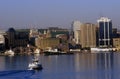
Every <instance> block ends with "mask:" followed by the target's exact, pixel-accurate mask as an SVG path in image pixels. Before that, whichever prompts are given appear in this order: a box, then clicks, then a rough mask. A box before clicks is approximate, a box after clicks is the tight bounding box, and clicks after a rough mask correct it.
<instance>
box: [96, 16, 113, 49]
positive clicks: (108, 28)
mask: <svg viewBox="0 0 120 79" xmlns="http://www.w3.org/2000/svg"><path fill="white" fill-rule="evenodd" d="M97 22H98V27H99V32H98V39H99V42H98V43H99V47H111V46H112V20H111V19H109V18H106V17H101V18H100V19H99V20H98V21H97Z"/></svg>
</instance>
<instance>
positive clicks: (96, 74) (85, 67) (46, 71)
mask: <svg viewBox="0 0 120 79" xmlns="http://www.w3.org/2000/svg"><path fill="white" fill-rule="evenodd" d="M37 56H38V57H39V60H40V63H41V64H42V65H43V70H42V71H39V72H35V73H34V74H33V72H32V73H31V72H29V71H27V67H28V63H30V62H31V59H32V58H33V56H32V55H22V56H14V57H8V56H6V57H4V56H1V57H0V61H1V62H0V64H1V66H0V70H1V71H2V72H0V79H1V77H2V75H4V74H6V72H4V71H10V72H9V73H8V72H7V75H9V76H6V79H7V78H8V77H11V76H10V75H11V73H12V77H13V76H14V79H15V78H17V77H18V74H19V75H23V76H24V73H26V75H31V76H29V77H27V79H119V78H120V75H119V73H120V61H119V60H120V53H112V52H111V53H110V52H109V53H76V54H74V55H59V56H57V55H52V56H44V55H37ZM3 70H4V71H3ZM16 70H26V71H22V72H19V73H18V72H17V73H16ZM14 72H15V73H14ZM1 73H2V74H1ZM23 76H19V77H20V78H19V79H25V78H26V77H23Z"/></svg>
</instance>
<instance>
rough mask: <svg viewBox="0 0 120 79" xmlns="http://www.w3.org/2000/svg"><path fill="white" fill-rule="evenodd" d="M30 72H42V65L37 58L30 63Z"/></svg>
mask: <svg viewBox="0 0 120 79" xmlns="http://www.w3.org/2000/svg"><path fill="white" fill-rule="evenodd" d="M28 68H29V69H28V70H42V69H43V68H42V65H41V64H40V63H39V60H38V59H37V58H34V59H33V61H32V63H29V65H28Z"/></svg>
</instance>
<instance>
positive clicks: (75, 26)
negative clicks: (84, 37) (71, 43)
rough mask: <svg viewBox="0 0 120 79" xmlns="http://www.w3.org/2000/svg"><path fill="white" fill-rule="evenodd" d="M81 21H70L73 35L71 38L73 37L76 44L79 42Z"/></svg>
mask: <svg viewBox="0 0 120 79" xmlns="http://www.w3.org/2000/svg"><path fill="white" fill-rule="evenodd" d="M81 24H82V23H81V22H80V21H73V22H72V29H71V30H72V31H71V32H72V33H71V34H72V36H73V38H74V40H75V42H76V44H80V39H79V38H80V36H79V35H80V26H81Z"/></svg>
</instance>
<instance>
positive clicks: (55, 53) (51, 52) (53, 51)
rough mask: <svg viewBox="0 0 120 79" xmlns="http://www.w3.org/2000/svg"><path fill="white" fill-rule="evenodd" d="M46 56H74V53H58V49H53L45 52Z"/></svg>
mask: <svg viewBox="0 0 120 79" xmlns="http://www.w3.org/2000/svg"><path fill="white" fill-rule="evenodd" d="M44 54H45V55H46V56H48V55H70V54H73V53H72V52H63V51H58V49H51V50H46V51H44Z"/></svg>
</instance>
